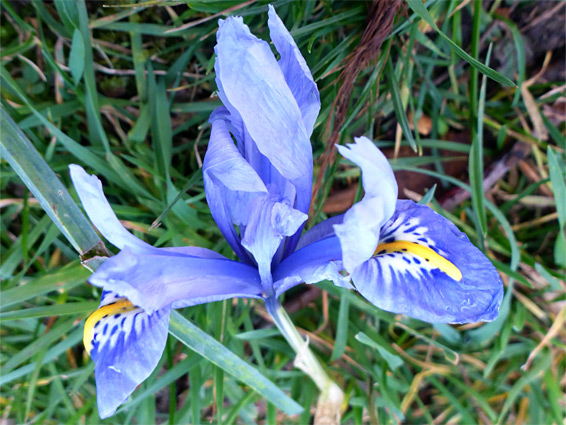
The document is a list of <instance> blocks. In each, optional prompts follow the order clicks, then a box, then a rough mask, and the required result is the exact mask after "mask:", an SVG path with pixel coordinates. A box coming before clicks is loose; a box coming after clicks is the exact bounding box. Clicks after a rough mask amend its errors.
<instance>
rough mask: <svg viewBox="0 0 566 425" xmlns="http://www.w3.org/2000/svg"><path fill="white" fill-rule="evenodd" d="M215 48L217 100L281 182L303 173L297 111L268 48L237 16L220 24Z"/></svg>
mask: <svg viewBox="0 0 566 425" xmlns="http://www.w3.org/2000/svg"><path fill="white" fill-rule="evenodd" d="M217 40H218V43H217V45H216V48H215V50H216V54H217V58H216V64H215V69H216V76H217V84H218V88H219V95H220V97H221V99H222V101H223V103H224V105H225V106H226V107H227V108H228V110H229V111H230V113H231V114H234V115H239V116H240V117H241V119H242V121H243V123H244V125H245V127H246V129H247V131H248V132H249V134H250V136H251V139H253V141H254V143H255V144H256V145H257V148H258V149H259V151H260V152H261V153H262V154H263V155H265V157H267V158H268V160H269V161H270V162H271V164H273V166H274V167H275V168H276V169H277V170H278V171H279V172H280V173H281V175H282V176H284V177H285V178H287V179H291V180H292V179H296V178H299V177H302V176H304V175H306V174H308V173H309V169H310V167H312V150H311V145H310V142H309V138H308V136H307V132H306V130H305V126H304V124H303V121H302V115H301V111H300V109H299V106H298V105H297V102H296V100H295V98H294V97H293V94H292V92H291V90H290V88H289V86H288V85H287V82H286V81H285V77H284V76H283V73H282V72H281V69H280V68H279V65H278V64H277V61H276V60H275V57H274V56H273V53H272V52H271V49H270V48H269V45H268V44H267V43H266V42H265V41H262V40H259V39H258V38H257V37H255V36H254V35H252V34H251V33H250V31H249V29H248V27H247V26H246V25H244V23H243V20H242V18H241V17H232V18H228V19H227V20H226V21H220V29H219V31H218V34H217Z"/></svg>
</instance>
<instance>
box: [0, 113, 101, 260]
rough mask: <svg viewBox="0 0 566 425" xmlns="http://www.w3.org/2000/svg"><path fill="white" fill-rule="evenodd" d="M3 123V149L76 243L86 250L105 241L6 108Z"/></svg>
mask: <svg viewBox="0 0 566 425" xmlns="http://www.w3.org/2000/svg"><path fill="white" fill-rule="evenodd" d="M0 126H1V128H2V140H0V153H1V154H2V156H3V157H4V158H6V160H7V161H8V162H9V164H10V165H11V166H12V168H13V169H14V170H15V171H16V173H18V176H20V178H21V179H22V181H23V182H24V184H25V185H26V186H27V187H28V188H29V189H30V190H31V192H32V193H33V195H34V196H35V197H36V198H37V199H38V200H39V203H40V204H41V206H42V207H43V209H44V210H45V212H47V214H48V215H49V217H51V220H53V222H54V223H55V224H56V225H57V227H58V228H59V230H61V233H63V235H65V237H66V238H67V239H68V240H69V242H71V244H72V245H73V247H74V248H75V249H76V250H77V251H78V252H80V253H81V254H84V253H85V252H87V251H89V250H91V249H92V248H94V247H95V246H96V245H97V244H99V243H102V242H101V241H100V238H99V237H98V235H97V234H96V232H95V231H94V229H93V228H92V226H91V225H90V223H89V222H88V220H87V219H86V217H85V216H84V214H83V213H82V212H81V211H80V210H79V208H78V207H77V204H75V201H73V199H72V198H71V196H70V195H69V192H67V189H66V188H65V186H63V184H62V183H61V181H60V180H59V178H58V177H57V176H56V175H55V173H54V172H53V171H52V170H51V168H49V166H48V165H47V163H46V162H45V160H44V159H43V158H42V157H41V155H40V154H39V152H37V150H36V149H35V147H34V146H33V145H32V144H31V142H30V141H29V140H28V138H27V137H26V136H25V135H24V133H22V131H21V130H20V129H19V128H18V126H17V125H16V123H15V122H14V121H12V119H11V118H10V117H9V116H8V114H7V113H6V111H5V110H4V109H3V108H1V109H0Z"/></svg>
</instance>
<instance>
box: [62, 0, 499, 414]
mask: <svg viewBox="0 0 566 425" xmlns="http://www.w3.org/2000/svg"><path fill="white" fill-rule="evenodd" d="M219 24H220V29H219V31H218V34H217V45H216V48H215V52H216V55H217V58H216V64H215V71H216V83H217V86H218V95H219V97H220V99H221V100H222V103H223V105H224V106H222V107H220V108H218V109H217V110H215V111H214V112H213V113H212V115H211V117H210V122H211V124H212V130H211V135H210V141H209V144H208V150H207V152H206V156H205V159H204V164H203V176H204V185H205V191H206V199H207V201H208V205H209V207H210V211H211V214H212V216H213V218H214V220H215V221H216V223H217V225H218V227H219V229H220V230H221V232H222V234H223V235H224V237H225V238H226V240H227V242H228V243H229V244H230V246H231V248H232V249H233V250H234V252H235V253H236V255H237V257H238V258H239V261H234V260H231V259H228V258H226V257H224V256H222V255H220V254H218V253H216V252H213V251H210V250H208V249H204V248H198V247H177V248H155V247H153V246H151V245H149V244H147V243H145V242H143V241H142V240H140V239H138V238H137V237H135V236H134V235H132V234H131V233H129V232H128V231H127V230H126V229H125V228H124V227H123V226H122V225H121V223H120V222H119V220H118V219H117V217H116V215H115V214H114V212H113V211H112V209H111V207H110V205H109V203H108V201H107V200H106V198H105V196H104V194H103V191H102V184H101V182H100V181H99V180H98V179H97V178H96V177H95V176H90V175H88V174H87V173H86V172H85V171H84V170H83V169H82V168H81V167H79V166H77V165H71V166H70V172H71V178H72V180H73V184H74V186H75V188H76V191H77V193H78V196H79V198H80V200H81V202H82V204H83V206H84V209H85V211H86V213H87V215H88V216H89V218H90V219H91V221H92V223H93V224H94V225H95V226H96V227H97V228H98V230H99V231H100V233H101V234H102V235H103V236H104V237H105V238H106V239H107V240H108V241H109V242H110V243H111V244H113V245H114V246H116V247H117V248H118V249H120V252H119V253H118V254H117V255H115V256H113V257H111V258H109V259H107V260H106V261H105V262H104V264H103V265H102V266H101V267H100V268H98V270H97V271H96V272H95V273H94V274H93V275H92V276H91V277H90V279H89V281H90V283H92V284H93V285H96V286H99V287H101V288H103V289H104V291H103V295H102V300H101V304H100V307H99V309H98V310H97V311H96V312H94V313H93V314H92V315H91V316H90V317H89V318H88V319H87V321H86V323H85V331H84V345H85V347H86V349H87V351H88V352H89V354H90V356H91V357H92V359H93V360H94V362H95V378H96V385H97V398H98V409H99V413H100V416H101V417H102V418H105V417H108V416H110V415H112V414H113V413H114V412H115V411H116V409H117V407H118V406H119V405H120V404H122V403H123V402H124V401H125V400H126V399H127V398H128V396H129V395H130V394H131V393H132V391H133V390H134V389H135V388H136V386H137V385H138V384H140V383H141V382H142V381H143V380H145V379H146V378H147V377H148V376H149V374H150V373H151V372H152V371H153V369H154V368H155V367H156V365H157V363H158V361H159V359H160V357H161V355H162V353H163V350H164V347H165V343H166V339H167V329H168V319H169V314H170V311H171V309H175V308H182V307H187V306H192V305H196V304H201V303H206V302H211V301H218V300H225V299H229V298H233V297H248V298H260V299H264V300H265V301H266V305H267V307H268V310H269V309H270V307H271V308H273V306H274V305H275V304H276V302H277V298H278V297H279V295H281V294H282V293H283V292H284V291H286V290H288V289H289V288H291V287H293V286H295V285H297V284H300V283H302V282H305V283H316V282H319V281H321V280H325V279H326V280H331V281H333V282H334V283H335V284H336V285H339V286H342V287H347V288H352V287H354V288H355V289H356V290H357V291H359V292H360V294H362V295H363V296H364V297H365V298H367V299H368V300H369V301H370V302H371V303H373V304H374V305H376V306H377V307H379V308H382V309H384V310H388V311H392V312H396V313H406V314H408V315H411V316H413V317H416V318H419V319H422V320H425V321H430V322H447V323H464V322H476V321H489V320H493V319H494V318H495V316H496V315H497V311H498V307H499V304H500V302H501V297H502V284H501V281H500V279H499V275H498V273H497V271H496V270H495V268H494V267H493V266H492V264H491V263H490V261H489V260H488V259H487V258H486V257H485V256H484V255H483V254H482V253H481V252H480V251H479V250H478V249H477V248H476V247H474V246H473V245H472V244H471V243H470V242H469V240H468V239H467V237H466V236H465V235H464V234H463V233H461V232H460V231H458V229H457V228H456V227H455V226H454V225H453V224H452V223H451V222H449V221H448V220H446V219H445V218H443V217H442V216H440V215H439V214H437V213H435V212H434V211H432V210H431V209H429V208H427V207H426V206H422V205H417V204H415V203H413V202H411V201H404V200H397V184H396V182H395V178H394V175H393V172H392V170H391V167H390V166H389V163H388V162H387V160H386V158H385V156H384V155H383V154H382V153H381V152H380V151H379V150H378V148H377V147H375V145H374V144H373V143H372V142H371V141H370V140H368V139H367V138H364V137H361V138H357V139H356V142H355V143H354V144H350V145H347V146H346V147H345V146H338V150H339V151H340V153H341V154H342V155H343V156H344V157H346V158H347V159H349V160H350V161H352V162H353V163H355V164H356V165H358V166H359V167H360V168H361V170H362V182H363V187H364V189H365V196H364V198H363V199H362V200H361V201H360V202H358V203H357V204H355V205H354V206H353V207H352V208H350V209H349V210H348V211H347V212H346V213H345V214H343V215H341V216H337V217H332V218H330V219H328V220H326V221H324V222H322V223H320V224H318V225H317V226H315V227H313V228H312V229H311V230H310V231H308V232H306V233H304V234H303V235H302V237H301V234H302V230H303V226H304V223H305V220H306V219H307V211H308V209H309V205H310V201H311V188H312V173H313V168H312V167H313V164H312V150H311V145H310V136H311V134H312V131H313V127H314V124H315V120H316V117H317V115H318V112H319V109H320V99H319V93H318V89H317V87H316V84H315V83H314V81H313V78H312V75H311V73H310V71H309V69H308V67H307V65H306V63H305V60H304V58H303V57H302V56H301V53H300V51H299V49H298V48H297V45H296V44H295V42H294V41H293V39H292V37H291V35H290V33H289V32H288V31H287V29H286V28H285V26H284V24H283V22H282V21H281V20H280V19H279V17H278V16H277V14H276V13H275V10H274V9H273V8H272V7H271V6H270V8H269V20H268V25H269V30H270V35H271V40H272V42H273V44H274V46H275V49H276V50H277V51H278V52H279V55H280V59H279V60H277V59H276V58H275V56H274V55H273V53H272V50H271V47H270V46H269V44H268V43H266V42H265V41H262V40H260V39H258V38H256V37H255V36H254V35H252V34H251V33H250V31H249V29H248V27H247V26H246V25H244V23H243V20H242V18H240V17H231V18H228V19H226V20H220V21H219Z"/></svg>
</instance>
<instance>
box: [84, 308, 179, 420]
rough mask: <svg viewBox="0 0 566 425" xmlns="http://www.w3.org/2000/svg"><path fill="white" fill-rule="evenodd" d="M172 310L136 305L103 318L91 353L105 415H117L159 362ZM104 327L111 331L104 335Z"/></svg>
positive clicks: (100, 402)
mask: <svg viewBox="0 0 566 425" xmlns="http://www.w3.org/2000/svg"><path fill="white" fill-rule="evenodd" d="M169 312H170V310H169V309H164V310H159V311H156V312H154V313H153V314H151V315H148V314H147V313H145V312H144V311H143V310H141V309H134V310H130V311H128V312H125V313H122V314H121V315H120V316H119V317H115V316H116V315H111V316H109V317H107V318H105V319H102V320H101V321H100V323H99V325H98V326H97V329H101V330H100V331H98V335H96V336H95V338H96V342H95V346H94V347H93V349H92V351H91V356H92V358H93V360H94V362H95V379H96V387H97V389H98V390H97V403H98V412H99V414H100V417H101V418H102V419H104V418H107V417H108V416H111V415H113V414H114V412H115V411H116V409H117V408H118V406H120V404H122V403H124V402H125V401H126V400H127V398H128V397H129V395H130V394H131V393H132V392H133V391H134V390H135V389H136V387H137V386H138V385H139V384H141V383H142V382H143V381H144V380H145V379H146V378H147V377H148V376H149V375H150V374H151V373H152V372H153V369H155V367H156V366H157V363H158V362H159V359H160V358H161V354H162V353H163V350H164V349H165V343H166V341H167V333H168V327H169ZM104 328H106V329H107V331H106V334H105V335H102V333H103V331H102V329H104Z"/></svg>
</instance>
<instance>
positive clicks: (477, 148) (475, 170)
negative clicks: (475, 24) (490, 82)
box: [468, 44, 492, 240]
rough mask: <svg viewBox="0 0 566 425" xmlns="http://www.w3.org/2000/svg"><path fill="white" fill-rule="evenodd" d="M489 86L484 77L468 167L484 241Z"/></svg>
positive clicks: (475, 207) (489, 53) (487, 60)
mask: <svg viewBox="0 0 566 425" xmlns="http://www.w3.org/2000/svg"><path fill="white" fill-rule="evenodd" d="M491 46H492V45H491V44H490V46H489V49H488V51H487V58H486V63H488V64H489V58H490V56H491ZM486 86H487V77H486V76H485V75H484V76H483V78H482V83H481V89H480V99H479V103H478V112H477V128H476V131H475V132H474V135H475V137H474V140H473V141H472V149H471V151H470V158H469V161H468V167H469V170H470V171H469V172H470V186H471V188H472V192H471V195H472V206H473V207H474V211H475V213H476V215H477V218H478V223H479V225H480V229H481V233H482V240H483V237H485V235H486V234H487V215H486V213H485V202H484V198H485V196H484V189H483V169H484V167H483V116H484V110H485V91H486Z"/></svg>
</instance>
